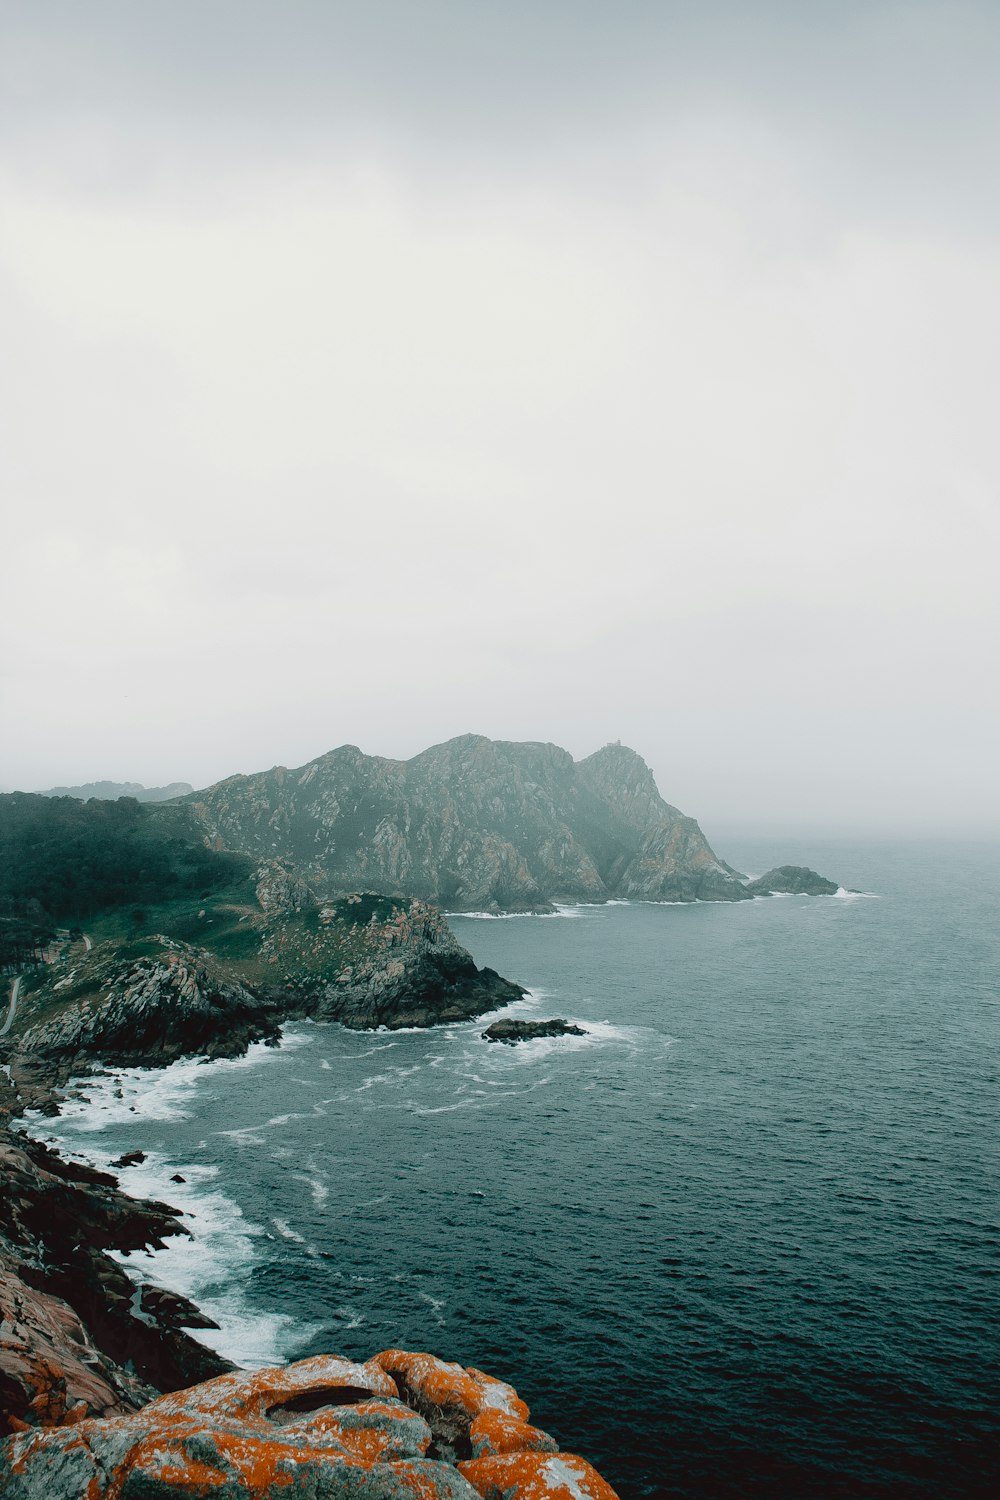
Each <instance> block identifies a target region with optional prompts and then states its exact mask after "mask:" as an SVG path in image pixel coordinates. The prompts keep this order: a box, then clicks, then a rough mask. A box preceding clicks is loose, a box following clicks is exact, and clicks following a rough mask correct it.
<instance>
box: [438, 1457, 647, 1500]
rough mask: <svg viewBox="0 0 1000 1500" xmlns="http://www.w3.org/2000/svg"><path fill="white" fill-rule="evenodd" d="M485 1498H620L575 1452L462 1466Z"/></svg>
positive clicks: (474, 1461)
mask: <svg viewBox="0 0 1000 1500" xmlns="http://www.w3.org/2000/svg"><path fill="white" fill-rule="evenodd" d="M458 1469H459V1473H460V1474H462V1475H464V1477H465V1478H466V1479H467V1480H469V1482H470V1484H472V1486H473V1487H474V1488H475V1489H476V1490H477V1491H478V1492H479V1495H480V1496H481V1497H482V1500H617V1496H616V1495H615V1492H614V1490H613V1489H612V1488H611V1486H610V1484H607V1483H606V1482H605V1480H603V1479H602V1478H601V1476H600V1474H598V1472H597V1470H596V1469H594V1468H591V1466H590V1464H588V1462H587V1460H586V1459H585V1458H578V1457H577V1456H576V1454H575V1453H505V1454H503V1455H501V1456H499V1457H497V1458H474V1459H471V1460H470V1461H469V1462H467V1463H461V1464H459V1466H458Z"/></svg>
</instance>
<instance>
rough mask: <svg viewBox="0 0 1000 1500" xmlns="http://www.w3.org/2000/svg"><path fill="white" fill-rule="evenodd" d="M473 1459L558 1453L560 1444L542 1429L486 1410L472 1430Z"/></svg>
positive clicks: (473, 1424)
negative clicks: (508, 1454) (517, 1454)
mask: <svg viewBox="0 0 1000 1500" xmlns="http://www.w3.org/2000/svg"><path fill="white" fill-rule="evenodd" d="M469 1442H470V1444H471V1445H472V1456H473V1458H485V1457H491V1456H494V1455H496V1454H498V1453H556V1452H558V1449H559V1444H558V1443H557V1442H556V1440H555V1438H553V1437H549V1435H548V1433H547V1432H543V1431H542V1429H541V1428H540V1427H531V1426H530V1425H529V1424H528V1423H527V1422H522V1421H521V1419H520V1417H512V1416H510V1415H509V1414H508V1413H507V1412H505V1411H496V1410H490V1411H484V1412H482V1413H481V1414H480V1416H478V1417H477V1418H476V1420H475V1421H474V1422H473V1423H472V1426H471V1427H470V1428H469Z"/></svg>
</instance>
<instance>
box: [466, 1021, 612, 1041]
mask: <svg viewBox="0 0 1000 1500" xmlns="http://www.w3.org/2000/svg"><path fill="white" fill-rule="evenodd" d="M482 1035H483V1036H484V1037H485V1039H486V1040H487V1041H488V1042H506V1043H507V1044H508V1045H509V1046H511V1047H513V1046H515V1045H516V1044H517V1043H518V1042H528V1041H530V1040H531V1039H532V1037H536V1036H586V1035H587V1033H586V1031H585V1029H584V1028H583V1027H582V1026H574V1025H573V1023H572V1021H564V1020H563V1019H562V1017H561V1016H554V1017H553V1018H552V1020H551V1021H515V1020H512V1019H511V1018H510V1017H508V1016H504V1017H502V1018H501V1019H500V1020H499V1021H494V1022H493V1025H492V1026H487V1028H486V1030H485V1031H484V1032H483V1033H482Z"/></svg>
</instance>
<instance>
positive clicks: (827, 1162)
mask: <svg viewBox="0 0 1000 1500" xmlns="http://www.w3.org/2000/svg"><path fill="white" fill-rule="evenodd" d="M719 843H720V845H721V846H722V848H723V852H724V853H725V855H726V857H727V858H728V859H730V860H731V861H732V862H733V863H735V864H736V865H738V866H739V867H740V868H741V869H744V870H746V871H748V872H750V873H754V874H756V873H760V872H761V871H762V870H764V869H766V868H768V866H769V865H771V864H773V863H775V862H776V859H779V858H780V859H783V860H785V861H788V860H793V859H794V860H800V861H801V862H803V863H808V864H810V865H813V866H814V867H815V868H817V869H819V870H821V871H822V872H823V873H824V874H829V875H831V876H833V877H835V878H837V879H839V880H841V881H842V882H843V883H844V885H845V886H851V887H856V888H858V889H859V890H861V891H863V892H865V893H867V894H865V895H862V896H839V897H830V898H808V897H787V898H776V899H771V900H768V901H755V902H746V903H743V904H739V905H735V906H728V905H695V906H665V907H664V906H648V905H609V906H605V907H578V908H572V909H568V910H566V911H564V912H562V913H560V914H559V915H557V916H554V917H547V918H533V917H517V918H511V919H506V920H481V919H476V918H469V917H457V918H455V919H454V927H455V931H456V933H457V934H458V936H459V938H460V940H461V941H462V942H463V943H465V944H466V945H467V946H468V947H469V948H470V949H471V951H472V953H473V955H474V956H475V958H476V959H477V961H478V962H479V963H481V964H489V965H490V966H492V967H493V968H495V969H497V970H499V971H500V972H501V973H502V974H504V975H506V976H508V977H510V978H512V979H517V980H520V981H521V982H522V983H523V984H525V985H527V986H529V987H530V990H531V994H530V996H529V998H528V999H526V1000H525V1001H523V1002H521V1003H519V1004H518V1005H516V1006H514V1007H511V1008H510V1011H509V1012H508V1013H510V1014H515V1015H516V1014H520V1015H524V1016H537V1017H548V1016H552V1015H560V1016H564V1017H566V1018H568V1019H570V1020H573V1021H576V1022H579V1023H580V1024H581V1025H582V1026H584V1027H586V1028H587V1030H588V1035H587V1036H586V1037H581V1038H576V1037H566V1038H562V1039H558V1040H547V1041H540V1042H534V1043H529V1044H525V1045H522V1046H520V1047H515V1048H510V1047H505V1046H501V1045H490V1044H488V1043H486V1042H485V1041H483V1040H482V1039H481V1036H480V1033H481V1031H482V1029H483V1026H484V1025H485V1024H487V1023H486V1022H485V1021H479V1022H472V1023H469V1024H467V1025H461V1026H454V1027H448V1028H443V1029H439V1030H432V1031H408V1032H402V1033H399V1032H396V1033H377V1034H372V1033H352V1032H348V1031H345V1030H342V1029H340V1028H338V1027H335V1026H319V1025H311V1024H299V1025H296V1026H294V1027H292V1028H290V1029H289V1030H288V1032H287V1033H286V1041H285V1044H284V1045H283V1046H282V1047H281V1048H280V1049H278V1050H274V1049H267V1048H264V1047H256V1048H254V1049H253V1050H252V1051H251V1053H250V1054H249V1055H248V1057H247V1058H245V1059H242V1060H239V1061H237V1062H230V1063H213V1064H209V1065H202V1064H199V1063H196V1062H188V1063H181V1064H177V1065H175V1066H174V1067H172V1068H170V1069H167V1070H166V1071H164V1072H162V1073H144V1072H140V1071H138V1070H131V1071H128V1072H125V1073H120V1074H116V1075H115V1076H114V1077H113V1078H109V1079H105V1080H101V1081H96V1082H90V1083H88V1084H87V1085H86V1086H85V1087H84V1089H83V1093H84V1095H85V1097H84V1098H83V1099H76V1100H71V1101H70V1103H69V1104H68V1105H67V1108H66V1111H65V1114H64V1116H63V1117H62V1118H60V1119H58V1120H55V1121H48V1120H38V1121H36V1122H35V1124H34V1127H33V1128H34V1129H35V1130H36V1133H38V1134H39V1135H41V1136H43V1137H44V1138H46V1139H54V1140H56V1141H58V1143H59V1144H60V1146H61V1147H62V1148H63V1149H65V1150H66V1151H68V1152H71V1153H73V1152H76V1153H82V1154H84V1155H86V1156H87V1158H88V1159H90V1160H92V1161H96V1162H97V1163H99V1164H100V1165H106V1164H107V1163H109V1162H110V1161H111V1159H113V1158H114V1157H116V1156H118V1155H119V1154H120V1153H122V1152H123V1151H126V1150H134V1149H136V1148H141V1149H142V1150H144V1151H146V1152H147V1153H148V1159H147V1161H146V1162H145V1163H143V1164H142V1165H141V1166H138V1167H134V1168H131V1169H128V1170H125V1171H123V1172H122V1173H121V1174H120V1175H121V1180H122V1182H123V1184H124V1185H125V1186H126V1187H127V1188H128V1190H129V1191H132V1192H134V1193H137V1194H149V1195H152V1196H154V1197H160V1198H164V1199H166V1200H167V1201H169V1202H171V1203H175V1204H177V1205H178V1206H180V1207H182V1208H184V1209H185V1211H186V1212H188V1213H189V1214H190V1215H191V1217H190V1218H189V1219H187V1220H186V1221H185V1222H186V1223H188V1224H189V1225H190V1227H191V1229H192V1231H193V1238H192V1239H190V1240H184V1241H181V1242H178V1243H175V1244H172V1245H171V1246H170V1247H169V1248H168V1249H167V1250H166V1251H164V1252H160V1253H157V1254H156V1255H154V1256H146V1255H135V1256H132V1257H131V1258H130V1261H129V1263H130V1264H131V1265H132V1266H133V1267H134V1268H135V1269H136V1271H137V1272H139V1273H141V1274H142V1275H143V1276H146V1277H149V1278H151V1279H155V1280H158V1281H160V1282H162V1283H164V1284H166V1285H169V1286H173V1287H175V1288H176V1289H178V1290H180V1291H183V1292H186V1293H187V1294H189V1295H191V1296H193V1297H194V1298H195V1300H196V1301H198V1302H199V1304H200V1305H201V1306H202V1307H204V1308H205V1309H206V1310H207V1311H209V1312H210V1313H211V1314H212V1315H213V1316H215V1317H216V1318H217V1319H218V1321H219V1322H220V1324H221V1329H220V1332H219V1333H217V1334H214V1335H206V1338H207V1339H208V1340H209V1341H211V1342H213V1343H214V1344H215V1345H216V1347H218V1348H221V1349H222V1350H223V1351H224V1352H226V1353H228V1354H229V1355H231V1356H232V1357H233V1358H234V1359H237V1360H238V1361H241V1362H247V1363H266V1362H270V1361H275V1360H283V1359H293V1358H301V1357H304V1356H306V1355H309V1354H313V1353H318V1352H321V1351H329V1352H339V1353H342V1354H344V1355H347V1356H349V1357H363V1356H367V1355H369V1354H372V1353H374V1352H376V1351H377V1350H379V1349H382V1348H385V1347H388V1346H392V1345H398V1346H402V1347H406V1348H413V1349H431V1350H433V1351H434V1352H435V1353H437V1354H440V1355H441V1356H443V1357H445V1358H448V1359H455V1360H459V1361H461V1362H462V1363H463V1364H475V1365H479V1366H481V1367H483V1368H485V1369H487V1370H489V1371H491V1372H492V1373H495V1374H497V1375H501V1376H503V1377H505V1378H508V1379H510V1380H512V1381H513V1383H514V1384H515V1385H516V1386H517V1387H518V1389H519V1391H520V1392H521V1394H522V1396H524V1398H525V1399H526V1400H527V1401H528V1402H529V1404H530V1405H531V1408H532V1420H533V1421H535V1422H536V1423H537V1424H538V1425H540V1426H542V1427H544V1428H547V1429H548V1430H549V1431H551V1432H552V1433H553V1435H554V1436H555V1437H556V1438H558V1440H559V1442H560V1445H561V1446H562V1447H564V1448H567V1449H570V1450H572V1451H580V1452H582V1453H583V1454H584V1455H585V1456H586V1457H588V1458H589V1459H591V1461H592V1462H594V1463H595V1464H596V1466H597V1467H598V1469H600V1470H601V1472H602V1473H603V1474H604V1475H605V1476H606V1478H607V1479H608V1480H609V1481H610V1482H611V1483H612V1484H613V1485H614V1486H615V1487H616V1488H617V1489H618V1490H619V1491H620V1493H621V1494H622V1496H623V1497H625V1500H629V1497H634V1496H651V1495H663V1496H675V1497H692V1500H693V1497H705V1496H711V1497H714V1500H728V1497H737V1496H741V1497H754V1500H764V1497H765V1496H767V1497H773V1496H782V1497H816V1500H819V1497H823V1500H828V1497H855V1496H857V1497H862V1496H863V1497H912V1500H918V1497H919V1500H943V1497H956V1500H957V1497H968V1496H975V1495H978V1494H985V1493H988V1492H990V1491H991V1482H992V1481H993V1480H995V1478H996V1474H997V1457H998V1451H1000V1447H998V1439H1000V1337H998V1334H1000V1287H998V1271H1000V1250H998V1223H997V1217H998V1215H997V1209H998V1186H1000V1140H998V1130H997V1102H998V1094H997V1072H998V1068H997V1040H998V1031H1000V929H998V920H997V919H998V910H1000V907H998V899H1000V845H997V844H988V843H982V844H975V843H967V844H957V843H951V844H948V843H944V842H933V843H930V842H928V843H910V844H891V843H883V844H875V843H870V844H862V843H851V842H848V841H839V842H828V843H823V842H821V841H819V840H812V841H809V842H808V843H806V842H803V843H802V844H801V846H800V847H798V848H797V847H795V844H794V842H793V841H790V840H787V839H786V840H782V841H781V847H780V848H776V847H772V845H771V844H770V843H767V844H765V843H764V842H762V841H754V840H750V839H743V840H742V841H741V840H740V839H738V838H736V839H733V838H731V839H729V840H725V841H724V840H722V839H720V840H719ZM175 1174H178V1175H179V1176H181V1177H182V1178H183V1179H184V1181H183V1182H175V1181H173V1180H172V1178H173V1176H174V1175H175Z"/></svg>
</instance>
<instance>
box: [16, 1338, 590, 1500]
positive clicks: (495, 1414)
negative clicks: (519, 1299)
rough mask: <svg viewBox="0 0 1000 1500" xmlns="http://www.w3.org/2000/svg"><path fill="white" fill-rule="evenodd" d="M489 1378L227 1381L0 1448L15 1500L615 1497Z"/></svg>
mask: <svg viewBox="0 0 1000 1500" xmlns="http://www.w3.org/2000/svg"><path fill="white" fill-rule="evenodd" d="M528 1416H529V1412H528V1408H527V1406H526V1405H525V1403H524V1402H523V1401H522V1400H521V1399H520V1397H519V1396H518V1394H517V1392H516V1391H515V1390H514V1389H513V1388H512V1387H511V1386H509V1385H505V1384H504V1383H503V1382H502V1381H499V1380H495V1379H493V1378H492V1377H490V1376H489V1375H484V1374H483V1372H482V1371H480V1370H476V1369H468V1370H466V1369H463V1368H462V1367H461V1366H460V1365H453V1364H447V1363H445V1362H444V1361H443V1360H440V1359H436V1358H435V1357H434V1356H433V1355H430V1354H411V1353H407V1352H405V1351H403V1350H398V1349H391V1350H387V1351H386V1352H384V1353H382V1354H378V1355H376V1356H375V1358H374V1359H370V1360H368V1361H366V1362H365V1363H364V1364H355V1363H352V1362H350V1361H348V1360H344V1359H338V1358H336V1357H334V1356H329V1355H320V1356H317V1357H316V1358H314V1359H307V1360H303V1361H302V1362H301V1363H299V1364H295V1365H290V1366H288V1367H286V1368H284V1369H273V1370H259V1371H256V1372H254V1373H253V1374H248V1373H244V1372H239V1373H234V1374H229V1375H224V1376H222V1377H221V1378H219V1379H216V1380H212V1381H209V1382H208V1383H207V1384H203V1385H198V1386H195V1387H194V1388H193V1389H190V1390H185V1391H180V1392H178V1393H176V1394H173V1395H167V1396H161V1397H159V1398H158V1399H156V1400H153V1401H151V1402H150V1403H149V1404H148V1405H146V1406H144V1407H143V1408H142V1410H140V1411H138V1412H134V1413H131V1414H124V1415H122V1414H120V1415H115V1416H109V1417H106V1418H104V1419H101V1420H94V1419H83V1420H76V1421H73V1422H71V1424H70V1425H61V1426H55V1427H53V1426H47V1427H41V1428H39V1427H36V1428H34V1429H27V1430H25V1431H23V1432H21V1433H19V1434H18V1435H16V1436H14V1437H12V1438H9V1439H7V1441H6V1442H5V1443H3V1444H2V1445H0V1493H2V1494H3V1495H4V1496H6V1497H7V1500H82V1497H85V1500H170V1497H172V1496H176V1497H178V1500H180V1497H189V1500H195V1497H198V1500H205V1497H209V1496H211V1497H215V1500H242V1497H246V1500H356V1497H358V1500H360V1497H364V1500H479V1497H482V1500H497V1497H500V1496H503V1497H504V1500H616V1497H615V1493H614V1491H613V1490H612V1489H611V1487H610V1485H608V1484H607V1483H606V1482H605V1481H604V1480H603V1479H602V1478H601V1476H600V1475H599V1474H598V1473H597V1471H596V1470H595V1469H593V1468H592V1467H591V1466H590V1464H589V1463H587V1461H586V1460H585V1459H583V1458H579V1457H577V1456H576V1455H574V1454H571V1453H560V1452H559V1451H558V1450H557V1444H556V1443H555V1442H554V1440H553V1439H552V1438H551V1437H549V1435H548V1434H547V1433H545V1432H543V1431H542V1430H541V1429H540V1428H537V1427H532V1426H531V1425H530V1424H529V1422H528Z"/></svg>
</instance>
